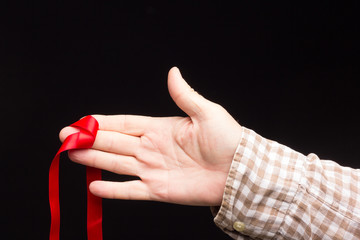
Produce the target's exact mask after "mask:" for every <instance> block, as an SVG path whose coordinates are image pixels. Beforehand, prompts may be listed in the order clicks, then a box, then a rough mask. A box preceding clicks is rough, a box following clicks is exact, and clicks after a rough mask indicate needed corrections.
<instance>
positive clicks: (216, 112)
mask: <svg viewBox="0 0 360 240" xmlns="http://www.w3.org/2000/svg"><path fill="white" fill-rule="evenodd" d="M168 89H169V93H170V95H171V97H172V99H173V100H174V102H175V103H176V104H177V106H178V107H179V108H181V109H182V110H183V111H184V112H185V113H186V114H187V117H161V118H158V117H156V118H155V117H145V116H135V115H112V116H105V115H93V117H95V118H96V119H97V121H98V122H99V131H98V134H97V137H96V140H95V142H94V145H93V147H92V148H91V149H85V150H73V151H69V157H70V159H71V160H72V161H74V162H77V163H80V164H83V165H87V166H92V167H96V168H100V169H104V170H107V171H111V172H113V173H116V174H121V175H132V176H138V177H139V178H140V180H133V181H125V182H111V181H94V182H92V183H91V184H90V191H91V192H92V193H93V194H94V195H96V196H99V197H102V198H113V199H127V200H152V201H162V202H169V203H177V204H184V205H198V206H218V205H220V204H221V201H222V196H223V192H224V188H225V182H226V178H227V176H228V173H229V169H230V165H231V162H232V159H233V155H234V153H235V151H236V148H237V145H238V144H239V141H240V136H241V127H240V125H239V124H238V123H237V122H236V121H235V120H234V119H233V118H232V117H231V115H230V114H229V113H228V112H227V111H226V110H225V109H224V108H223V107H221V106H220V105H218V104H216V103H213V102H211V101H209V100H207V99H205V98H204V97H202V96H201V95H199V94H198V93H197V92H195V91H194V90H193V89H192V88H191V87H190V86H189V85H188V84H187V83H186V82H185V80H184V79H183V78H182V76H181V74H180V71H179V70H178V69H177V68H176V67H173V68H172V69H170V71H169V75H168ZM76 131H77V130H76V129H75V128H72V127H65V128H63V129H62V130H61V132H60V140H61V141H64V139H65V138H66V137H67V136H68V135H70V134H73V133H74V132H76Z"/></svg>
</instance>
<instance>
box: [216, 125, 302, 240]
mask: <svg viewBox="0 0 360 240" xmlns="http://www.w3.org/2000/svg"><path fill="white" fill-rule="evenodd" d="M305 158H306V157H305V156H304V155H302V154H300V153H298V152H296V151H294V150H292V149H290V148H288V147H286V146H284V145H281V144H279V143H277V142H275V141H271V140H268V139H265V138H263V137H261V136H260V135H258V134H256V133H255V132H254V131H252V130H250V129H247V128H245V127H242V136H241V141H240V143H239V145H238V148H237V150H236V152H235V155H234V158H233V161H232V164H231V167H230V171H229V175H228V178H227V180H226V186H225V190H224V195H223V201H222V204H221V206H220V207H212V208H211V211H212V213H213V215H214V216H215V218H214V222H215V223H216V225H217V226H218V227H220V228H221V229H222V230H223V231H224V232H226V233H227V234H228V235H230V236H231V237H233V238H234V239H248V238H250V237H251V238H261V239H268V238H273V237H275V236H276V234H277V232H278V230H279V228H280V226H281V224H282V223H283V221H284V218H285V216H286V214H287V211H288V210H289V207H290V205H291V203H292V201H293V199H294V197H295V195H296V193H297V191H298V188H299V184H300V181H301V179H302V177H303V176H302V175H303V173H304V166H303V164H304V162H305Z"/></svg>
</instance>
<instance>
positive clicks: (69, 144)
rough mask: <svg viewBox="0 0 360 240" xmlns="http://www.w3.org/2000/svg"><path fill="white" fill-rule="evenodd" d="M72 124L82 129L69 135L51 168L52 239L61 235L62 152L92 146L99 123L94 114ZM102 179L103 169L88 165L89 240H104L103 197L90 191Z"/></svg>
mask: <svg viewBox="0 0 360 240" xmlns="http://www.w3.org/2000/svg"><path fill="white" fill-rule="evenodd" d="M70 126H72V127H75V128H78V129H79V130H80V131H79V132H77V133H74V134H71V135H70V136H68V137H67V138H66V139H65V141H64V142H63V144H62V145H61V147H60V149H59V151H58V152H57V153H56V155H55V157H54V159H53V160H52V163H51V166H50V170H49V202H50V211H51V227H50V240H59V236H60V203H59V159H60V153H62V152H64V151H67V150H73V149H85V148H91V147H92V145H93V144H94V141H95V138H96V133H97V131H98V128H99V124H98V122H97V121H96V119H95V118H93V117H92V116H86V117H84V118H82V119H81V120H79V121H77V122H75V123H73V124H71V125H70ZM98 179H101V170H100V169H96V168H92V167H86V182H87V235H88V240H102V205H101V198H99V197H96V196H94V195H93V194H91V193H90V191H89V184H90V183H91V182H92V181H94V180H98Z"/></svg>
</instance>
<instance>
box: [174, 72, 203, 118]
mask: <svg viewBox="0 0 360 240" xmlns="http://www.w3.org/2000/svg"><path fill="white" fill-rule="evenodd" d="M168 88H169V93H170V96H171V98H172V99H173V100H174V102H175V103H176V105H177V106H178V107H179V108H180V109H181V110H183V111H184V112H185V113H186V114H187V115H189V117H202V116H204V110H205V108H206V106H207V105H208V104H209V101H208V100H206V99H205V98H204V97H202V96H201V95H199V94H198V93H197V92H195V91H194V89H192V88H191V87H190V86H189V85H188V84H187V82H186V81H185V80H184V79H183V78H182V76H181V73H180V71H179V69H178V68H177V67H173V68H171V69H170V71H169V74H168Z"/></svg>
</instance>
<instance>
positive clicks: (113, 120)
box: [92, 115, 152, 137]
mask: <svg viewBox="0 0 360 240" xmlns="http://www.w3.org/2000/svg"><path fill="white" fill-rule="evenodd" d="M92 116H93V117H94V118H95V119H96V120H97V121H98V122H99V129H100V130H104V131H115V132H120V133H124V134H128V135H132V136H137V137H139V136H142V135H144V133H145V131H146V129H147V128H148V127H149V125H150V124H151V120H152V117H146V116H138V115H92Z"/></svg>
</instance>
